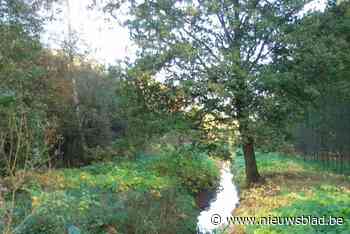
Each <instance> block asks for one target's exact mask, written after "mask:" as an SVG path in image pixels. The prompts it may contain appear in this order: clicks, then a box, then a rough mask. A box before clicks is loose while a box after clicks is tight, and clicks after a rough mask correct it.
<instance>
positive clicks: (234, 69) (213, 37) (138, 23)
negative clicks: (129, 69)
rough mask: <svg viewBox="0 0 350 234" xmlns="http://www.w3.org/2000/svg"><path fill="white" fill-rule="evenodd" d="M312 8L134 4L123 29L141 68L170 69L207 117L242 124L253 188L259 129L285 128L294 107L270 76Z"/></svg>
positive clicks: (218, 2)
mask: <svg viewBox="0 0 350 234" xmlns="http://www.w3.org/2000/svg"><path fill="white" fill-rule="evenodd" d="M122 2H124V1H122ZM306 2H307V1H303V0H299V1H285V0H275V1H269V0H247V1H240V0H232V1H228V0H215V1H213V0H210V1H209V0H198V1H175V0H146V1H135V0H130V1H128V4H129V15H131V17H130V18H129V19H128V20H127V21H126V22H125V24H126V25H127V26H128V27H129V29H130V36H131V38H132V39H133V40H134V41H135V42H136V43H137V44H138V45H139V47H140V51H139V59H138V60H137V62H136V64H137V65H138V66H140V67H143V69H145V70H148V71H152V72H154V74H155V73H157V72H159V71H161V70H163V71H165V73H166V74H167V77H168V79H167V82H168V84H169V85H178V86H181V87H184V88H186V89H187V90H188V93H190V95H191V97H192V98H193V101H194V102H195V103H197V104H198V105H201V106H202V108H203V109H204V110H205V111H207V112H208V113H211V114H214V115H215V116H219V117H220V119H224V120H229V121H230V122H232V120H234V121H235V122H236V123H237V125H238V126H237V127H238V130H239V133H240V136H241V142H242V145H243V151H244V158H245V166H246V176H247V182H248V183H253V182H257V181H258V180H259V177H260V176H259V173H258V169H257V164H256V159H255V151H254V141H255V138H256V131H255V130H256V125H257V123H258V122H259V121H264V122H265V123H266V122H272V123H281V122H283V121H282V120H283V119H284V117H285V116H286V115H289V113H290V109H291V108H289V106H290V107H291V106H293V105H294V104H293V105H288V104H289V102H288V99H287V98H283V99H278V97H282V96H283V95H284V93H282V94H283V95H281V94H280V93H278V94H275V91H276V90H277V89H278V87H280V85H279V81H280V80H279V79H277V77H276V76H275V77H273V78H269V77H268V76H267V75H266V74H267V73H270V72H271V69H270V68H271V67H270V66H268V64H269V63H270V62H271V60H273V58H274V55H276V54H277V53H278V52H279V51H281V50H283V49H284V48H283V47H282V45H283V44H282V39H283V37H284V35H285V34H286V30H288V29H290V28H292V27H293V26H294V25H295V24H296V22H297V21H298V18H297V16H298V13H299V12H300V11H301V9H303V6H304V5H305V3H306ZM120 5H121V4H120V3H119V4H118V3H117V2H115V1H112V2H110V3H109V4H107V5H106V7H105V10H106V11H108V12H110V13H112V15H115V14H114V13H113V11H114V10H115V9H116V8H118V7H119V6H120ZM290 80H291V81H293V80H292V79H290ZM286 82H287V81H286V80H283V83H284V84H285V83H286ZM266 83H268V84H266ZM284 96H285V95H284ZM271 111H274V113H271Z"/></svg>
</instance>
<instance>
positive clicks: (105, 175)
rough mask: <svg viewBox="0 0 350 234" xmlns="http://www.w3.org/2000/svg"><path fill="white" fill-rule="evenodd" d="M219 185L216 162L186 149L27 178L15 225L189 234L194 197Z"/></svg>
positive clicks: (19, 229) (31, 229) (28, 229)
mask: <svg viewBox="0 0 350 234" xmlns="http://www.w3.org/2000/svg"><path fill="white" fill-rule="evenodd" d="M179 165H180V166H179ZM217 180H218V169H217V167H216V166H215V164H214V162H213V161H212V160H211V159H209V158H208V157H207V156H206V155H205V154H203V153H200V152H198V151H195V150H194V149H190V148H184V149H181V150H174V149H171V148H167V149H164V152H163V153H162V154H161V155H155V156H145V155H143V156H140V157H138V159H137V160H136V161H135V162H130V161H128V160H125V159H124V160H121V159H119V160H117V161H115V162H106V163H103V164H102V163H100V164H94V165H90V166H87V167H84V168H81V169H62V170H52V171H50V172H45V173H28V174H27V175H26V180H25V182H24V184H23V186H22V187H21V192H20V193H19V194H21V195H19V196H18V201H22V202H20V203H17V206H16V212H15V219H14V226H15V227H16V229H15V230H16V233H64V232H66V231H67V230H68V229H70V230H71V229H72V225H74V226H75V227H76V228H78V229H79V230H80V231H81V232H82V233H104V232H107V231H106V229H107V228H113V229H115V230H116V231H118V233H169V234H171V233H193V232H194V230H195V228H196V216H197V215H198V211H199V210H198V208H197V207H196V204H195V201H194V194H195V193H196V192H198V190H199V189H205V188H208V189H209V188H211V187H213V186H214V185H216V184H217ZM26 215H28V216H26Z"/></svg>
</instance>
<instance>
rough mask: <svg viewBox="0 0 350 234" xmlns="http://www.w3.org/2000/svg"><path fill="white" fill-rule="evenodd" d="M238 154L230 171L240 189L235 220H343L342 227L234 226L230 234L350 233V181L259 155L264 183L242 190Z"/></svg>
mask: <svg viewBox="0 0 350 234" xmlns="http://www.w3.org/2000/svg"><path fill="white" fill-rule="evenodd" d="M242 157H243V156H242V154H241V152H238V153H237V156H236V159H235V164H234V166H233V167H234V168H233V171H235V172H236V180H237V182H238V183H239V185H240V188H241V202H240V206H239V207H238V208H237V209H236V210H235V211H234V216H240V217H250V216H255V217H269V216H270V217H277V216H279V217H298V216H299V217H300V216H302V215H304V216H309V215H310V216H313V217H322V216H326V217H328V216H332V217H342V218H344V224H343V225H336V226H330V225H299V226H297V225H270V226H267V225H265V226H264V225H234V226H232V229H231V233H236V234H238V233H254V234H262V233H264V234H265V233H266V234H267V233H269V234H270V233H272V234H277V233H281V234H282V233H327V234H328V233H342V234H345V233H349V230H350V177H349V176H345V175H337V174H334V173H331V172H327V171H325V170H323V169H322V167H321V166H320V165H318V164H314V163H311V162H304V161H303V160H302V159H300V158H297V157H290V156H286V155H282V154H277V153H266V154H262V153H258V154H257V161H258V166H259V168H260V171H261V174H262V175H263V177H264V178H265V180H264V182H262V183H261V184H259V185H256V186H255V187H252V188H247V187H245V181H244V179H243V177H244V176H243V175H244V161H243V158H242Z"/></svg>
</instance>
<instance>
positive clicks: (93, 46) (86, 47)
mask: <svg viewBox="0 0 350 234" xmlns="http://www.w3.org/2000/svg"><path fill="white" fill-rule="evenodd" d="M88 2H89V1H87V0H70V5H71V22H72V28H73V30H74V31H76V32H77V33H78V35H79V38H80V41H79V49H80V51H81V52H84V51H87V52H88V54H89V56H88V57H90V58H91V59H95V60H97V61H98V62H99V63H102V64H105V65H108V64H114V63H115V62H116V61H117V60H124V59H125V58H127V57H129V58H131V59H133V58H135V54H136V46H135V45H134V44H133V43H132V42H131V41H130V40H129V34H128V30H127V29H126V28H124V27H122V26H120V25H119V24H118V22H117V20H115V19H112V20H110V21H106V20H105V16H106V15H104V14H103V12H101V11H98V10H97V9H95V10H88V9H87V4H88ZM325 6H326V0H315V1H313V2H312V3H310V4H308V6H307V7H306V9H305V11H307V10H310V9H315V10H322V9H324V8H325ZM57 9H58V7H57V6H56V7H55V6H54V7H53V9H52V10H51V11H52V12H51V13H53V12H55V14H54V15H55V16H57V18H58V19H57V20H55V21H51V22H48V23H47V24H46V25H45V33H44V34H43V36H42V41H43V43H44V44H45V45H46V46H47V47H49V48H53V49H59V48H61V45H62V42H63V41H64V39H65V38H66V37H67V34H68V33H67V18H68V17H67V15H68V13H67V10H66V8H63V10H62V12H60V13H58V12H56V11H57Z"/></svg>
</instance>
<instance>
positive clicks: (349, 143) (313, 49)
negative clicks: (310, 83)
mask: <svg viewBox="0 0 350 234" xmlns="http://www.w3.org/2000/svg"><path fill="white" fill-rule="evenodd" d="M303 25H304V26H305V27H307V28H308V29H309V30H308V32H307V33H304V34H305V36H307V37H308V41H310V44H306V43H305V40H303V41H304V45H303V46H300V54H302V53H303V54H304V56H303V57H301V59H304V60H305V61H306V62H307V63H308V66H307V70H305V71H304V74H305V75H309V76H314V77H315V79H316V78H317V79H319V80H320V81H322V82H319V84H318V85H317V89H316V90H315V91H316V92H317V96H316V98H315V99H314V100H313V102H314V104H313V106H311V107H309V108H306V110H305V111H304V115H303V116H302V121H301V123H299V124H298V125H297V126H296V127H294V128H293V129H294V130H293V131H294V145H295V147H296V150H297V152H298V153H301V154H303V155H304V158H305V159H312V160H317V161H319V162H321V163H322V164H323V165H324V166H325V167H328V168H330V169H334V170H337V171H338V172H341V173H349V168H350V119H349V118H350V56H349V51H350V4H349V2H348V1H344V2H343V3H342V4H339V5H338V6H334V7H333V8H331V9H329V10H327V11H326V12H325V13H324V14H316V15H312V16H310V17H308V18H306V19H305V20H304V22H303ZM300 35H302V33H300ZM311 42H313V43H311Z"/></svg>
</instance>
